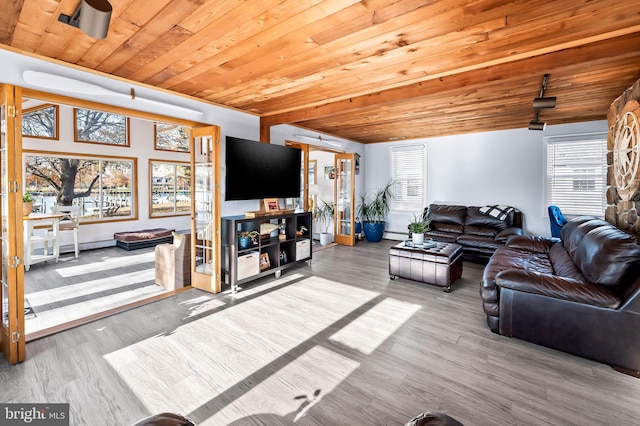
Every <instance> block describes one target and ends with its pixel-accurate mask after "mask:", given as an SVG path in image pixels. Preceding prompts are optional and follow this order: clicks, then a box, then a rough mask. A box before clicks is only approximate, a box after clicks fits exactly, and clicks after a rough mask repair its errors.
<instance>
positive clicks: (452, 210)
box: [422, 204, 522, 262]
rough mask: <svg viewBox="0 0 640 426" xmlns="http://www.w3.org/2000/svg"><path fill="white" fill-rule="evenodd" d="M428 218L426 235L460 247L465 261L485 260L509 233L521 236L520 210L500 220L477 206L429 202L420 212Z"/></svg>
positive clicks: (501, 244)
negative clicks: (422, 211)
mask: <svg viewBox="0 0 640 426" xmlns="http://www.w3.org/2000/svg"><path fill="white" fill-rule="evenodd" d="M422 217H425V218H427V219H429V220H430V221H431V223H430V225H429V227H430V228H431V229H430V230H429V231H427V232H425V234H424V235H425V237H426V238H431V239H432V240H435V241H441V242H446V243H458V244H460V245H461V246H462V250H463V258H464V259H465V260H472V261H480V262H486V261H488V260H489V258H490V257H491V255H493V253H494V252H495V251H496V249H498V247H502V246H504V244H505V243H506V241H507V238H509V237H510V236H512V235H522V213H521V212H520V211H518V210H515V209H514V210H513V211H511V212H510V213H509V214H508V215H507V217H506V218H505V219H504V220H500V219H496V218H494V217H492V216H489V215H487V214H484V213H481V212H480V207H467V206H457V205H449V204H430V205H429V207H427V208H426V209H425V211H424V213H423V215H422Z"/></svg>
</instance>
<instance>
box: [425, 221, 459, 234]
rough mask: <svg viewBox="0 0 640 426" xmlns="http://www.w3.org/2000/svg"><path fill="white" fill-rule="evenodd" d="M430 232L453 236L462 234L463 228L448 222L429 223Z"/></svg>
mask: <svg viewBox="0 0 640 426" xmlns="http://www.w3.org/2000/svg"><path fill="white" fill-rule="evenodd" d="M429 226H430V227H431V229H432V230H434V231H439V232H451V233H455V234H462V232H463V231H464V227H463V226H462V225H457V224H455V223H448V222H431V223H430V224H429Z"/></svg>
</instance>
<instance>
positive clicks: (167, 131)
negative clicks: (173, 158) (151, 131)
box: [155, 123, 190, 152]
mask: <svg viewBox="0 0 640 426" xmlns="http://www.w3.org/2000/svg"><path fill="white" fill-rule="evenodd" d="M189 135H190V133H189V128H188V127H184V126H180V125H177V124H170V123H156V124H155V141H156V145H155V148H156V149H157V150H161V151H179V152H189V141H190V138H189Z"/></svg>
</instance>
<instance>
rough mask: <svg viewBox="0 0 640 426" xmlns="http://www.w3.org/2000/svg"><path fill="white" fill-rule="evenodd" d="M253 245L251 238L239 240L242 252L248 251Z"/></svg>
mask: <svg viewBox="0 0 640 426" xmlns="http://www.w3.org/2000/svg"><path fill="white" fill-rule="evenodd" d="M250 245H251V238H249V237H240V238H238V246H239V247H240V250H246V249H248V248H249V246H250Z"/></svg>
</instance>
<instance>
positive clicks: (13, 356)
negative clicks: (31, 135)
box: [0, 85, 26, 364]
mask: <svg viewBox="0 0 640 426" xmlns="http://www.w3.org/2000/svg"><path fill="white" fill-rule="evenodd" d="M19 98H20V89H18V88H15V87H13V86H9V85H6V86H1V87H0V212H1V213H2V217H1V218H0V222H1V223H0V229H1V230H0V251H1V252H0V268H1V269H2V270H1V273H0V280H1V283H0V298H1V299H2V305H1V306H0V350H1V351H2V354H3V355H4V356H5V358H6V359H7V360H8V361H9V362H10V363H12V364H16V363H18V362H20V361H24V359H25V355H26V353H25V349H26V345H25V339H24V269H23V268H22V267H19V265H20V259H22V257H23V247H24V244H23V241H22V214H21V212H22V191H21V190H20V184H19V182H21V181H22V173H21V171H22V169H21V165H22V162H21V161H19V160H18V159H19V158H20V157H21V156H22V153H21V147H20V145H21V132H16V123H20V114H19V110H18V109H17V108H16V107H15V105H16V104H18V103H19V101H20V99H19ZM19 213H20V214H19ZM18 253H20V254H19V255H18Z"/></svg>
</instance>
